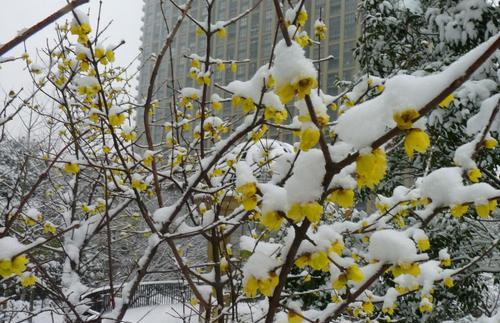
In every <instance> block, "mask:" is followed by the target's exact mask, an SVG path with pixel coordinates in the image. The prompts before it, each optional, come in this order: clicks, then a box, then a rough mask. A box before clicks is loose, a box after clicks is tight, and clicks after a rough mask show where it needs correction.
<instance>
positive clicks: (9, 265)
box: [0, 255, 28, 278]
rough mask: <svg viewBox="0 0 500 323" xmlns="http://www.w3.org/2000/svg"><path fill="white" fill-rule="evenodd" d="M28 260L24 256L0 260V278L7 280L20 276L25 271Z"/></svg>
mask: <svg viewBox="0 0 500 323" xmlns="http://www.w3.org/2000/svg"><path fill="white" fill-rule="evenodd" d="M27 263H28V258H26V256H25V255H20V256H17V257H14V258H12V259H0V276H2V278H8V277H10V276H12V275H17V276H21V275H22V273H23V272H24V271H25V270H26V264H27Z"/></svg>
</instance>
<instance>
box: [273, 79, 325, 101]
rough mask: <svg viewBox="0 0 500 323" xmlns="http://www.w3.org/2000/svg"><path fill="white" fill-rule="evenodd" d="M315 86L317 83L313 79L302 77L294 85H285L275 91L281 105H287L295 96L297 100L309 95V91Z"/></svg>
mask: <svg viewBox="0 0 500 323" xmlns="http://www.w3.org/2000/svg"><path fill="white" fill-rule="evenodd" d="M317 86H318V81H317V80H316V79H315V78H314V77H310V76H309V77H304V78H302V79H300V80H299V81H297V82H295V83H289V84H285V85H283V86H281V87H280V88H279V89H276V95H278V96H279V98H280V100H281V103H283V104H287V103H288V102H290V101H292V100H293V98H294V97H295V96H297V98H298V99H303V98H304V97H305V96H306V95H309V94H311V90H312V89H314V88H316V87H317Z"/></svg>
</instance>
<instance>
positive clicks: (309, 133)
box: [299, 128, 320, 151]
mask: <svg viewBox="0 0 500 323" xmlns="http://www.w3.org/2000/svg"><path fill="white" fill-rule="evenodd" d="M319 138H320V132H319V130H318V129H317V128H306V129H304V130H301V131H300V145H299V148H300V149H301V150H303V151H308V150H309V149H311V148H313V147H314V146H316V144H317V143H318V141H319Z"/></svg>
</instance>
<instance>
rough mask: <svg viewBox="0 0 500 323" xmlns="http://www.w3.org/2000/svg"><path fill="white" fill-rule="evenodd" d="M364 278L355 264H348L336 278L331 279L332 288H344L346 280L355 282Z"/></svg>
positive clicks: (359, 281)
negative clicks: (343, 271)
mask: <svg viewBox="0 0 500 323" xmlns="http://www.w3.org/2000/svg"><path fill="white" fill-rule="evenodd" d="M364 279H365V274H364V273H363V271H362V270H361V269H360V268H359V266H358V265H357V264H353V265H351V266H349V267H348V268H347V269H346V270H345V273H342V274H340V275H339V276H338V277H337V278H336V279H334V280H333V281H332V288H333V289H336V290H342V289H344V288H346V286H347V282H348V281H353V282H355V283H358V284H359V283H361V282H362V281H363V280H364Z"/></svg>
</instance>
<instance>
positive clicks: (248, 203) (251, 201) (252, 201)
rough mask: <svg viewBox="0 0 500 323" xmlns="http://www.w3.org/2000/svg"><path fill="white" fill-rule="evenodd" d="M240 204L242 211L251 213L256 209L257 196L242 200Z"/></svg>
mask: <svg viewBox="0 0 500 323" xmlns="http://www.w3.org/2000/svg"><path fill="white" fill-rule="evenodd" d="M241 204H242V205H243V209H245V211H252V210H253V209H255V208H256V207H257V196H256V195H254V196H250V197H245V198H242V200H241Z"/></svg>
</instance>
